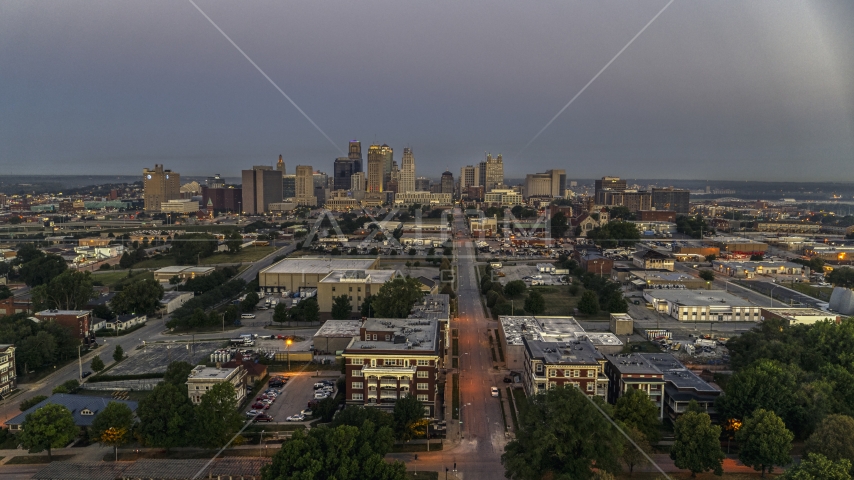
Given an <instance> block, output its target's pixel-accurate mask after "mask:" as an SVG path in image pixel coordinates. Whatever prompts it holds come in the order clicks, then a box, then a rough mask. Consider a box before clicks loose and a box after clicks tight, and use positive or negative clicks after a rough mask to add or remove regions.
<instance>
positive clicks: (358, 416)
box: [332, 405, 394, 429]
mask: <svg viewBox="0 0 854 480" xmlns="http://www.w3.org/2000/svg"><path fill="white" fill-rule="evenodd" d="M366 421H370V422H371V423H373V424H374V425H375V426H376V427H377V428H380V427H389V428H391V429H394V416H393V415H392V414H390V413H388V412H384V411H382V410H380V409H378V408H371V407H360V406H358V405H354V406H349V407H347V408H345V409H344V410H341V411H340V412H338V414H337V415H335V418H333V419H332V426H333V427H337V426H340V425H350V426H351V427H359V426H361V425H362V424H364V423H365V422H366Z"/></svg>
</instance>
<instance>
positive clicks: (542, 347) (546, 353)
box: [522, 337, 608, 398]
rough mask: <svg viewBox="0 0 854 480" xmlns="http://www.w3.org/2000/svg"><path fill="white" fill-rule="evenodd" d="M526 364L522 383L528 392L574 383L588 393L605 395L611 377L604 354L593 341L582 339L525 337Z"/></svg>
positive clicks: (532, 393) (572, 384)
mask: <svg viewBox="0 0 854 480" xmlns="http://www.w3.org/2000/svg"><path fill="white" fill-rule="evenodd" d="M522 342H523V343H524V345H525V365H524V373H523V375H522V384H523V385H524V387H525V393H526V394H527V395H528V396H532V395H536V394H539V393H545V391H546V389H548V388H554V387H559V386H570V385H571V386H575V387H577V388H579V389H580V390H581V391H582V392H584V393H585V394H586V395H589V396H591V397H592V396H597V395H598V396H600V397H602V398H605V397H606V395H607V393H608V377H606V376H605V356H604V355H602V354H601V353H599V352H598V351H597V350H596V347H594V346H593V344H592V343H590V342H588V341H583V340H576V341H571V342H545V341H541V340H530V339H528V338H527V337H522Z"/></svg>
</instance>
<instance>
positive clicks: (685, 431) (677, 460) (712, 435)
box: [670, 412, 725, 477]
mask: <svg viewBox="0 0 854 480" xmlns="http://www.w3.org/2000/svg"><path fill="white" fill-rule="evenodd" d="M720 436H721V427H719V426H717V425H712V422H711V419H710V418H709V415H708V414H706V413H696V412H687V413H683V414H682V416H681V417H679V418H678V419H677V420H676V425H675V426H674V442H673V447H672V448H671V449H670V458H672V459H673V463H674V465H676V468H683V469H686V470H690V471H691V477H696V476H697V474H698V473H701V472H706V471H708V470H711V471H713V472H714V473H715V475H722V474H723V460H724V456H725V455H724V452H723V451H721V445H720V440H719V438H720Z"/></svg>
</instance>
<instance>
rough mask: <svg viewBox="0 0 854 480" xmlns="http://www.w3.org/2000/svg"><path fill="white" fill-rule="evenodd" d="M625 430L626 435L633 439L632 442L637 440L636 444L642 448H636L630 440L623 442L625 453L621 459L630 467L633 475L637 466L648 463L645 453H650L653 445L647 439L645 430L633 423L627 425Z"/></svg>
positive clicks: (630, 472)
mask: <svg viewBox="0 0 854 480" xmlns="http://www.w3.org/2000/svg"><path fill="white" fill-rule="evenodd" d="M625 432H626V435H628V436H629V438H631V439H632V442H635V445H637V446H638V447H640V450H638V448H636V447H635V445H632V444H631V442H629V441H626V442H625V443H624V444H623V455H622V456H621V457H620V459H621V460H622V461H623V463H625V464H626V465H627V466H628V467H629V475H631V474H632V473H633V472H634V469H635V466H638V465H644V464H646V463H648V460H647V459H646V455H644V453H646V454H647V455H649V453H650V452H651V451H652V447H650V445H649V441H648V440H647V439H646V436H645V435H644V434H643V432H641V431H640V430H638V429H637V428H635V427H634V426H633V425H625Z"/></svg>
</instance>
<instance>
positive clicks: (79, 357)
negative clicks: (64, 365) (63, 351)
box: [53, 343, 83, 382]
mask: <svg viewBox="0 0 854 480" xmlns="http://www.w3.org/2000/svg"><path fill="white" fill-rule="evenodd" d="M81 348H83V344H82V343H81V344H80V345H77V365H78V366H79V367H80V381H81V382H82V381H83V357H81V356H80V349H81ZM53 368H56V367H53Z"/></svg>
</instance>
